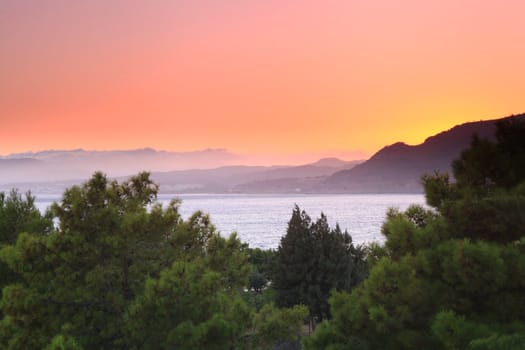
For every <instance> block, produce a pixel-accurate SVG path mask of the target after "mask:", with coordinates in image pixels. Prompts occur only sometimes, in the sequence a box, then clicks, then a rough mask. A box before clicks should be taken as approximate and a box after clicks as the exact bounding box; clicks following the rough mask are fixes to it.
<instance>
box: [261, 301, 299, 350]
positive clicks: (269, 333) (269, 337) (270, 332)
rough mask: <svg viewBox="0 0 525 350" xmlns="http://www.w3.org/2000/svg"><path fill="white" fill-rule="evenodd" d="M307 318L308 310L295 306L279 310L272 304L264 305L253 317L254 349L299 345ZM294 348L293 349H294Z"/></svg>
mask: <svg viewBox="0 0 525 350" xmlns="http://www.w3.org/2000/svg"><path fill="white" fill-rule="evenodd" d="M306 317H308V308H307V307H306V306H304V305H295V306H294V307H292V308H284V309H279V308H276V307H275V306H274V305H273V304H266V305H264V306H263V307H262V308H261V310H260V311H259V312H258V313H257V314H256V315H255V317H254V322H253V323H254V329H255V334H256V338H257V339H256V344H255V347H254V348H256V349H273V348H275V347H279V346H283V345H288V346H289V348H290V347H293V346H294V345H293V344H297V345H300V343H299V340H300V339H301V336H302V327H303V324H304V320H305V319H306ZM294 348H295V347H294Z"/></svg>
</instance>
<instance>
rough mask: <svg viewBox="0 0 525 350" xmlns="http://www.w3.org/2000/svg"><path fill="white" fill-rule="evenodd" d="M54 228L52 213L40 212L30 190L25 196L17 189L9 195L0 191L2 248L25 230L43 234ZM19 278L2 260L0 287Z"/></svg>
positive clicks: (0, 265) (0, 238) (0, 235)
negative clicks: (44, 213) (43, 213)
mask: <svg viewBox="0 0 525 350" xmlns="http://www.w3.org/2000/svg"><path fill="white" fill-rule="evenodd" d="M52 228H53V222H52V220H51V217H50V215H49V214H47V215H42V214H41V213H40V211H39V210H38V209H37V208H36V206H35V197H34V196H32V195H31V193H30V192H28V193H26V194H25V198H23V197H22V195H21V194H20V193H19V192H18V191H16V190H13V191H11V193H10V194H9V195H8V196H6V194H5V193H4V192H0V249H1V248H2V247H5V246H8V245H11V244H14V243H15V242H16V240H17V239H18V236H19V235H20V234H21V233H23V232H29V233H33V234H39V235H41V234H47V233H49V232H50V231H51V230H52ZM18 280H19V276H18V275H17V273H16V272H15V271H14V270H13V269H12V268H10V267H9V266H8V265H7V264H6V263H5V262H3V261H0V289H2V288H3V287H4V286H6V285H8V284H11V283H15V282H16V281H18Z"/></svg>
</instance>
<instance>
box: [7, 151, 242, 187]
mask: <svg viewBox="0 0 525 350" xmlns="http://www.w3.org/2000/svg"><path fill="white" fill-rule="evenodd" d="M0 161H1V163H0V183H4V184H5V183H10V182H13V181H16V182H19V183H21V182H44V181H63V180H68V179H86V178H88V177H89V176H91V174H93V172H94V171H97V170H102V171H104V172H105V173H107V174H108V175H109V176H113V177H117V176H124V175H129V174H134V173H137V172H139V171H143V170H148V171H168V170H178V169H191V168H201V169H206V168H215V167H219V166H224V165H229V164H234V163H236V162H237V161H238V156H237V155H235V154H232V153H230V152H228V151H226V150H224V149H206V150H202V151H194V152H166V151H156V150H154V149H151V148H144V149H137V150H127V151H85V150H82V149H78V150H69V151H55V150H51V151H42V152H35V153H32V152H28V153H18V154H11V155H8V156H4V157H0Z"/></svg>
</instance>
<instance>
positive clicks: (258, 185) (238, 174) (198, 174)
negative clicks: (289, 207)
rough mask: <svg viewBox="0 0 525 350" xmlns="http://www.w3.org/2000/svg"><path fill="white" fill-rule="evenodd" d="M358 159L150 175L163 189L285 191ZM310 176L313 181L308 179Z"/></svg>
mask: <svg viewBox="0 0 525 350" xmlns="http://www.w3.org/2000/svg"><path fill="white" fill-rule="evenodd" d="M360 162H361V161H343V160H339V159H335V158H333V159H331V160H330V161H323V160H321V161H318V162H315V163H312V164H306V165H300V166H272V167H263V166H228V167H220V168H217V169H207V170H185V171H171V172H164V173H158V172H154V173H152V178H153V179H154V180H155V181H156V182H157V183H159V184H160V186H161V190H162V191H164V192H243V193H244V192H250V193H268V192H281V193H286V192H296V191H297V189H298V188H306V187H305V185H304V184H305V183H306V182H307V183H308V184H309V186H307V188H311V187H312V186H313V185H314V184H317V183H318V182H319V180H320V178H319V177H325V176H328V175H331V174H333V173H335V172H337V171H339V170H342V169H349V168H351V167H352V166H355V165H356V164H359V163H360ZM317 164H324V166H319V165H317ZM327 164H333V165H334V166H328V165H327ZM314 178H315V181H314V180H312V179H314ZM305 179H309V180H308V181H305ZM298 184H303V185H301V186H299V185H298Z"/></svg>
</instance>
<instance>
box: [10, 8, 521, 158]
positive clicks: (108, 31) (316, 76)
mask: <svg viewBox="0 0 525 350" xmlns="http://www.w3.org/2000/svg"><path fill="white" fill-rule="evenodd" d="M523 14H525V1H522V0H506V1H504V2H503V1H497V0H476V1H474V0H439V1H430V0H429V1H421V0H322V1H305V0H303V1H299V0H265V1H259V0H172V1H168V0H166V1H161V0H154V1H146V0H144V1H138V0H129V1H128V0H119V1H110V0H90V1H70V0H34V1H29V0H27V1H18V0H3V1H2V2H0V154H8V153H13V152H21V151H29V150H43V149H70V148H79V147H82V148H85V149H117V148H118V149H129V148H140V147H145V146H149V147H154V148H157V149H164V150H173V151H187V150H196V149H204V148H207V147H220V148H227V149H228V150H230V151H232V152H236V153H251V154H277V153H281V154H296V153H301V154H305V153H309V152H312V153H315V154H326V155H328V154H331V153H333V154H340V153H341V152H343V151H356V150H357V151H361V152H364V154H365V155H370V154H372V153H373V152H375V151H377V150H378V149H379V148H381V147H382V146H384V145H386V144H390V143H393V142H396V141H405V142H407V143H419V142H422V141H423V140H424V138H425V137H426V136H429V135H431V134H434V133H436V132H439V131H441V130H444V129H448V128H450V127H452V126H454V125H455V124H458V123H462V122H465V121H473V120H480V119H491V118H496V117H503V116H506V115H509V114H512V113H520V112H524V111H525V88H524V87H523V84H524V82H525V28H524V27H523Z"/></svg>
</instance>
